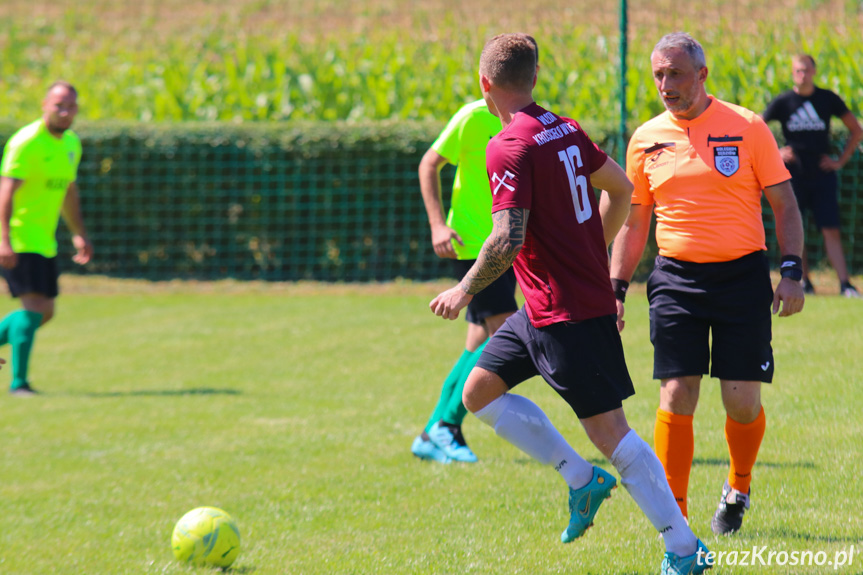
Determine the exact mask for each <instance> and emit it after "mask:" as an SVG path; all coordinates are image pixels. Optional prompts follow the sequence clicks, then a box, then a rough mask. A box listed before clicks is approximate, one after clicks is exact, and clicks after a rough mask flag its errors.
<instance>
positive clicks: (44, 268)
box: [0, 253, 60, 298]
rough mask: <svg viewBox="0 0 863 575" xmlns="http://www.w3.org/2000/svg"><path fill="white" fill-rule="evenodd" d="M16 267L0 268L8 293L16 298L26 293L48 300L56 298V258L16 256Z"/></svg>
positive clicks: (33, 255)
mask: <svg viewBox="0 0 863 575" xmlns="http://www.w3.org/2000/svg"><path fill="white" fill-rule="evenodd" d="M16 255H17V256H18V263H17V265H16V266H15V267H14V268H12V269H11V270H10V269H6V268H4V267H0V273H2V274H3V277H4V278H6V283H7V284H9V293H11V294H12V297H18V296H20V295H23V294H28V293H38V294H41V295H44V296H46V297H49V298H55V297H57V294H58V293H59V290H58V287H57V279H58V278H59V277H60V271H59V269H58V267H57V258H56V257H53V258H46V257H45V256H43V255H41V254H28V253H23V254H16Z"/></svg>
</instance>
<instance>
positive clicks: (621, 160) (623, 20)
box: [617, 0, 629, 166]
mask: <svg viewBox="0 0 863 575" xmlns="http://www.w3.org/2000/svg"><path fill="white" fill-rule="evenodd" d="M626 14H627V10H626V0H620V128H619V129H618V133H617V163H618V164H620V165H621V166H623V165H625V164H626V116H627V111H626V53H627V51H628V47H627V38H626V36H627V29H628V28H629V22H628V20H627V17H626Z"/></svg>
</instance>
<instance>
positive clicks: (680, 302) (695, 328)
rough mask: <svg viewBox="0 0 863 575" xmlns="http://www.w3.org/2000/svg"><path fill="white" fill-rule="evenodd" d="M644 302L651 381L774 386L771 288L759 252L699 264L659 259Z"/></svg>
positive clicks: (768, 272) (649, 281) (763, 255)
mask: <svg viewBox="0 0 863 575" xmlns="http://www.w3.org/2000/svg"><path fill="white" fill-rule="evenodd" d="M647 298H648V300H649V301H650V341H651V342H653V377H655V378H656V379H669V378H673V377H683V376H690V375H704V374H707V373H709V374H710V376H711V377H715V378H718V379H727V380H739V381H761V382H764V383H770V382H771V381H772V380H773V367H774V366H773V349H772V348H771V346H770V340H771V338H772V331H771V306H772V304H773V286H772V284H771V282H770V267H769V264H768V262H767V256H766V254H765V253H764V252H761V251H759V252H753V253H751V254H749V255H746V256H743V257H742V258H740V259H736V260H732V261H729V262H717V263H704V264H699V263H692V262H684V261H680V260H675V259H672V258H666V257H663V256H657V257H656V263H655V266H654V269H653V272H652V273H651V274H650V278H648V280H647ZM711 336H712V348H711Z"/></svg>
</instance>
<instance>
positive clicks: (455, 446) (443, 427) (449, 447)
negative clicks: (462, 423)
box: [428, 421, 477, 463]
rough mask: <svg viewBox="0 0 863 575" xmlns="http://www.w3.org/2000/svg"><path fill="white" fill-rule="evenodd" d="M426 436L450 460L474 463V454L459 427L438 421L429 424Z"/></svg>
mask: <svg viewBox="0 0 863 575" xmlns="http://www.w3.org/2000/svg"><path fill="white" fill-rule="evenodd" d="M428 436H429V438H430V439H431V442H432V443H434V444H435V445H436V446H437V447H438V449H440V450H441V451H443V453H444V455H446V456H447V457H448V458H450V459H451V460H453V461H460V462H462V463H476V460H477V458H476V455H474V453H473V451H471V450H470V447H468V446H467V443H465V440H464V436H463V435H462V434H461V427H459V426H457V425H449V424H446V423H443V422H442V421H438V422H437V423H435V424H434V425H432V426H431V428H430V429H429V431H428Z"/></svg>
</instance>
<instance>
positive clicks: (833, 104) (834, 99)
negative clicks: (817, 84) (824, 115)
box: [830, 92, 849, 118]
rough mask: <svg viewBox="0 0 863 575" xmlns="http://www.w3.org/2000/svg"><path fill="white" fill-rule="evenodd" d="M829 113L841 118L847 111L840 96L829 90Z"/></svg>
mask: <svg viewBox="0 0 863 575" xmlns="http://www.w3.org/2000/svg"><path fill="white" fill-rule="evenodd" d="M830 96H831V97H830V113H831V114H832V115H834V116H836V117H837V118H841V117H842V116H844V115H845V114H847V113H848V112H849V109H848V106H847V105H846V104H845V100H843V99H842V96H840V95H839V94H837V93H835V92H830Z"/></svg>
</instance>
